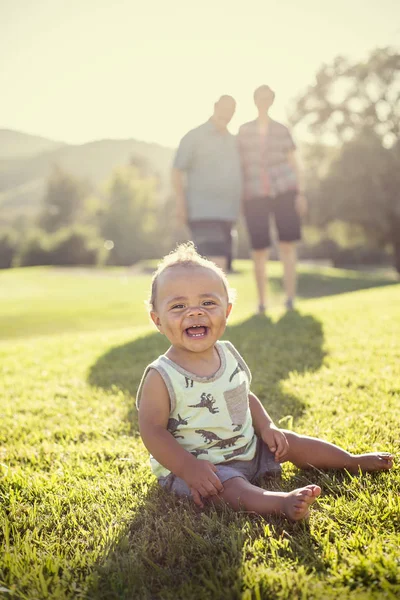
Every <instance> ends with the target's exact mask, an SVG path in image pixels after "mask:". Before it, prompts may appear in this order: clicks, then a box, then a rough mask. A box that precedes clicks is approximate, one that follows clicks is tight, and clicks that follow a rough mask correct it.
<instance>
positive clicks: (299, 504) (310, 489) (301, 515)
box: [283, 485, 321, 521]
mask: <svg viewBox="0 0 400 600" xmlns="http://www.w3.org/2000/svg"><path fill="white" fill-rule="evenodd" d="M320 493H321V488H320V487H319V485H306V487H303V488H298V489H297V490H293V492H289V493H288V494H287V496H286V497H285V498H284V500H283V512H284V514H285V515H286V516H287V518H288V519H291V520H292V521H300V519H305V518H306V517H308V514H309V508H310V505H311V504H312V503H313V502H315V500H316V499H317V497H318V496H319V495H320Z"/></svg>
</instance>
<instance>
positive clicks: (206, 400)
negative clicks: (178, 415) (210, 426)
mask: <svg viewBox="0 0 400 600" xmlns="http://www.w3.org/2000/svg"><path fill="white" fill-rule="evenodd" d="M200 398H201V400H200V402H199V403H198V404H188V407H189V408H208V410H209V411H210V413H211V414H212V415H215V414H216V413H218V412H219V409H218V408H215V406H214V404H215V398H214V397H213V396H212V395H211V394H206V393H205V392H203V393H202V394H201V396H200Z"/></svg>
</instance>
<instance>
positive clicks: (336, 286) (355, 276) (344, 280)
mask: <svg viewBox="0 0 400 600" xmlns="http://www.w3.org/2000/svg"><path fill="white" fill-rule="evenodd" d="M269 279H270V284H271V288H272V289H273V290H274V292H275V293H276V292H280V291H281V290H282V281H281V277H279V276H276V275H271V276H270V278H269ZM388 285H398V281H396V280H395V279H394V277H393V279H391V278H389V277H385V276H383V275H380V274H375V273H368V272H362V271H350V270H349V271H347V272H346V273H345V274H343V275H338V274H335V276H333V275H332V273H329V274H324V273H321V272H319V271H315V272H314V273H313V272H311V271H310V272H299V276H298V296H299V298H320V297H324V296H334V295H339V294H347V293H349V292H357V291H359V290H366V289H370V288H376V287H383V286H388Z"/></svg>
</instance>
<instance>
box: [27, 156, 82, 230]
mask: <svg viewBox="0 0 400 600" xmlns="http://www.w3.org/2000/svg"><path fill="white" fill-rule="evenodd" d="M88 189H89V186H88V184H86V183H85V182H84V181H82V180H80V179H78V178H76V177H73V176H72V175H70V174H69V173H66V172H65V171H63V170H62V169H61V168H60V167H58V166H55V167H54V168H53V171H52V173H51V174H50V177H49V180H48V182H47V190H46V195H45V197H44V201H43V208H42V211H41V213H40V215H39V219H38V225H39V226H40V227H42V228H43V229H44V230H45V231H47V232H48V233H53V232H54V231H57V230H58V229H61V228H62V227H67V226H69V225H72V224H73V223H76V222H77V221H78V220H79V218H80V217H81V215H82V212H83V210H84V200H85V197H86V195H87V193H88Z"/></svg>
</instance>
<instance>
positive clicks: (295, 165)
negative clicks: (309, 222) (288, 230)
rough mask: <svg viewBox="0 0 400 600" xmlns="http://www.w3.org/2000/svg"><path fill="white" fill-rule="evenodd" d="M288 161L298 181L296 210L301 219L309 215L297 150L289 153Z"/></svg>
mask: <svg viewBox="0 0 400 600" xmlns="http://www.w3.org/2000/svg"><path fill="white" fill-rule="evenodd" d="M287 160H288V163H289V164H290V166H291V167H292V169H293V170H294V172H295V174H296V180H297V197H296V209H297V212H298V213H299V215H300V217H304V215H305V214H306V213H307V199H306V197H305V196H304V190H303V186H304V184H303V175H302V173H301V169H300V167H299V161H298V158H297V153H296V150H291V151H290V152H289V153H288V156H287Z"/></svg>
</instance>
